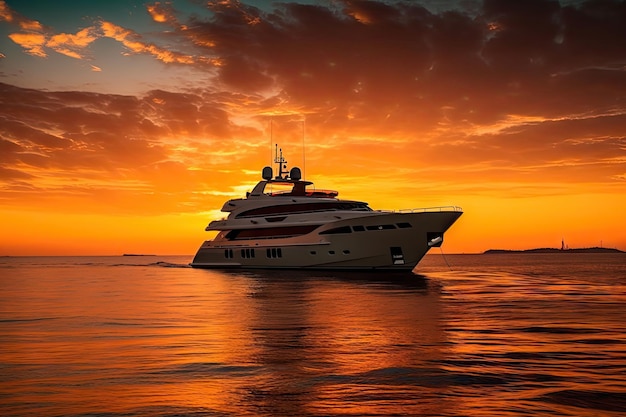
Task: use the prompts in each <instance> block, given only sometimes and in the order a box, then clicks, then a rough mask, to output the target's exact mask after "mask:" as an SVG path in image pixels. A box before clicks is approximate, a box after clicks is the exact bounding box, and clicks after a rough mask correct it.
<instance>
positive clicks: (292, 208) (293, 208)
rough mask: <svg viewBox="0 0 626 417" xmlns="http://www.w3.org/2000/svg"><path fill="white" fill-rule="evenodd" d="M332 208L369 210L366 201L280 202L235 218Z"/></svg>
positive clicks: (328, 209) (329, 209)
mask: <svg viewBox="0 0 626 417" xmlns="http://www.w3.org/2000/svg"><path fill="white" fill-rule="evenodd" d="M332 210H348V211H351V210H357V211H371V210H372V209H371V208H369V207H368V205H367V204H366V203H362V202H338V201H332V200H328V201H324V202H320V201H316V202H311V203H298V204H281V205H277V206H268V207H259V208H256V209H252V210H247V211H244V212H242V213H239V214H238V215H237V218H241V217H248V216H266V215H270V214H289V213H307V212H311V211H332Z"/></svg>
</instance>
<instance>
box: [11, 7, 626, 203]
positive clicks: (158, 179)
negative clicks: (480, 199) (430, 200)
mask: <svg viewBox="0 0 626 417" xmlns="http://www.w3.org/2000/svg"><path fill="white" fill-rule="evenodd" d="M273 7H274V8H273V9H263V10H262V9H260V8H256V7H253V6H251V5H247V4H245V3H241V2H221V1H220V2H217V1H216V2H209V3H207V14H206V15H205V16H201V15H199V14H196V15H193V16H184V15H183V14H182V13H180V12H178V11H176V10H174V6H173V5H172V4H170V3H154V4H152V5H148V6H147V9H146V12H147V13H148V14H149V16H150V17H151V18H152V20H153V21H154V22H156V23H159V24H163V25H164V26H167V29H166V30H165V31H164V32H163V33H161V34H159V35H154V36H152V37H150V39H151V40H150V41H148V35H147V34H142V33H139V32H137V31H134V30H131V29H129V28H125V27H122V26H120V25H119V24H117V23H115V22H113V21H99V22H97V23H96V24H94V25H93V26H90V27H88V28H85V29H81V30H80V31H77V32H76V33H75V34H73V35H69V34H51V33H48V32H46V34H40V38H36V37H29V36H30V35H36V33H32V34H28V33H22V34H21V35H20V36H23V38H19V37H18V40H19V41H20V42H22V43H21V44H22V45H23V46H24V47H25V48H26V49H27V51H28V52H29V53H32V54H40V56H45V53H46V49H45V48H50V49H53V50H56V51H57V52H60V53H64V54H65V55H67V56H73V57H75V58H80V59H85V58H86V57H89V56H90V54H89V53H88V49H89V47H90V46H91V45H93V43H94V42H96V40H97V39H100V38H103V37H105V38H109V39H113V40H115V41H117V42H119V43H120V44H121V45H123V46H124V47H125V48H126V50H127V52H128V57H129V63H130V62H132V61H130V59H132V57H133V56H134V55H136V54H143V55H148V56H152V57H154V58H155V59H156V60H158V61H159V62H160V63H163V64H165V65H179V66H180V65H182V66H186V67H189V68H196V69H198V70H200V71H203V74H204V75H205V77H206V80H207V82H206V84H205V87H202V88H201V87H197V88H194V89H187V90H185V91H183V90H181V91H166V90H165V89H154V90H152V91H149V92H147V93H146V94H145V95H142V96H136V97H135V96H120V95H110V94H93V93H81V92H50V91H48V92H45V91H37V90H29V89H20V88H17V87H11V86H8V85H3V86H2V92H3V95H2V96H3V97H4V99H3V102H2V103H1V104H2V106H3V107H2V111H1V113H0V116H1V117H2V118H3V119H2V124H1V126H2V128H1V129H0V133H1V134H2V136H1V137H2V139H3V141H4V142H2V143H3V144H4V145H3V146H4V148H3V149H6V152H3V156H2V158H3V159H1V161H2V164H1V165H0V167H2V168H3V169H4V171H3V172H4V174H3V175H6V176H7V177H9V176H12V177H16V178H17V177H19V179H20V181H21V184H29V185H30V186H31V187H33V189H41V188H45V189H48V190H55V192H59V193H60V192H62V191H63V190H66V191H67V192H68V193H75V194H73V195H83V196H85V195H91V196H95V195H99V194H98V193H99V191H98V190H104V191H102V193H103V194H106V195H109V193H110V190H112V189H114V188H115V187H116V184H118V183H119V184H122V185H125V186H124V187H122V189H123V191H120V192H122V193H124V195H125V196H127V195H132V193H136V194H137V195H141V196H142V197H145V198H146V201H152V202H154V201H155V199H154V198H153V197H150V196H151V195H154V194H158V193H159V192H160V191H163V190H165V191H166V192H167V193H172V194H175V195H176V200H177V201H179V202H180V205H177V204H176V203H167V204H165V202H164V201H161V204H162V209H163V210H165V208H166V207H167V208H171V206H170V205H172V204H173V205H175V206H176V207H178V209H180V210H192V209H198V208H199V205H200V197H198V196H199V195H205V194H198V192H199V191H202V190H206V189H211V190H213V191H214V192H215V193H214V194H219V193H228V192H230V191H229V190H230V189H229V188H228V187H230V186H232V185H233V184H232V180H230V178H229V177H228V175H229V172H231V171H232V170H233V169H235V170H239V168H240V167H246V168H249V169H252V168H254V167H257V166H260V165H262V164H263V165H264V164H266V163H267V159H268V158H266V157H265V156H266V155H267V154H268V153H269V152H268V151H267V149H266V148H267V142H268V140H269V121H270V119H271V120H272V121H273V124H272V126H273V135H274V137H273V139H274V141H276V142H280V143H285V144H290V145H292V147H293V144H297V147H298V148H300V144H301V143H302V137H303V130H304V129H303V127H304V125H303V123H305V127H306V129H305V135H306V140H307V149H308V150H307V161H308V162H307V165H308V166H310V167H316V168H314V169H315V170H317V172H318V173H322V174H324V175H328V177H326V178H325V179H328V180H330V181H336V180H337V179H338V178H343V179H346V178H354V176H355V174H354V172H355V170H357V171H359V173H360V174H359V175H361V174H362V175H367V176H368V177H370V179H371V181H379V182H380V183H381V184H380V185H381V187H383V186H385V187H388V188H389V191H388V192H390V193H391V192H393V191H394V190H395V189H396V188H397V187H401V186H402V187H409V188H410V187H420V185H419V184H424V183H432V184H435V185H436V186H433V187H430V188H429V187H426V186H424V185H421V187H424V188H428V192H432V193H436V192H440V193H450V192H458V193H462V192H467V190H468V189H469V188H472V187H473V189H474V190H478V191H476V192H480V193H486V194H489V193H492V194H493V195H498V194H500V193H502V192H503V190H504V191H506V190H507V189H509V190H510V188H511V184H517V186H519V187H520V188H524V190H525V191H524V193H525V195H530V194H532V190H533V189H534V190H536V192H537V193H539V194H542V193H546V192H548V191H546V187H544V186H543V184H544V183H549V184H561V186H562V187H563V189H567V192H571V189H572V188H575V187H578V186H584V187H588V188H590V189H596V190H601V189H609V188H610V187H614V186H616V184H617V185H618V186H623V177H624V172H626V161H625V158H624V154H625V153H626V143H625V142H624V134H623V126H624V123H626V119H625V117H626V98H625V97H624V94H623V91H625V88H626V62H625V61H624V59H625V58H624V55H623V51H624V50H626V33H625V32H624V31H625V30H626V29H624V28H626V24H625V23H626V22H624V20H625V19H626V11H625V10H626V5H624V3H623V2H617V1H610V0H607V1H604V2H577V3H575V5H562V4H559V3H558V2H554V1H548V0H531V1H528V2H524V5H523V7H522V6H518V5H516V4H513V3H512V2H498V1H485V2H483V3H481V4H480V7H474V8H472V9H471V10H469V9H467V10H465V9H456V10H451V11H447V12H442V13H434V12H432V11H430V10H428V9H427V8H425V7H423V6H421V5H419V4H417V3H415V2H380V1H358V0H357V1H355V0H350V1H343V2H329V3H325V4H324V3H315V4H297V3H277V4H276V5H275V6H273ZM0 10H2V9H0ZM2 13H3V15H4V16H11V17H4V19H5V20H7V19H15V18H14V17H12V16H13V15H11V14H10V13H7V11H6V8H5V9H4V11H2ZM41 36H43V39H42V38H41ZM16 42H17V41H16ZM96 68H98V67H95V66H91V69H92V70H96ZM103 75H104V74H103ZM292 153H293V152H292ZM290 158H291V159H292V160H293V159H294V157H290ZM296 159H297V157H296ZM233 167H236V168H233ZM399 173H400V174H399ZM245 175H246V178H248V174H245ZM399 175H401V176H402V178H404V179H406V178H412V179H415V184H408V185H407V184H398V181H397V179H398V176H399ZM222 180H223V182H222ZM72 181H77V182H80V183H85V184H90V185H89V186H81V187H77V186H76V184H75V183H72ZM225 184H228V187H227V186H226V185H225ZM385 184H386V185H385ZM476 184H484V186H483V187H477V186H476ZM38 187H39V188H38ZM394 187H396V188H394ZM548 188H549V192H558V190H556V188H555V187H553V186H552V185H550V186H549V187H548ZM557 188H558V187H557ZM437 190H440V191H437ZM511 192H512V193H514V190H512V191H511ZM562 192H566V191H562ZM125 193H128V194H125ZM151 193H152V194H151ZM11 195H12V196H16V195H18V194H17V191H14V190H13V191H11ZM116 201H118V203H117V204H120V205H123V204H125V203H123V202H122V200H121V199H118V200H116ZM172 201H174V199H173V198H172ZM216 201H217V200H216ZM127 204H130V203H127ZM168 204H170V205H168ZM216 204H218V205H219V204H220V202H217V203H216ZM181 207H184V208H181ZM127 209H128V207H127ZM160 209H161V208H158V207H152V208H151V210H160ZM146 210H147V208H146Z"/></svg>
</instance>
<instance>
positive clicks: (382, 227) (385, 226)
mask: <svg viewBox="0 0 626 417" xmlns="http://www.w3.org/2000/svg"><path fill="white" fill-rule="evenodd" d="M366 228H367V230H390V229H395V228H396V226H394V225H393V224H380V225H376V226H367V227H366Z"/></svg>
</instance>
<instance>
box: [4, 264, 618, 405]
mask: <svg viewBox="0 0 626 417" xmlns="http://www.w3.org/2000/svg"><path fill="white" fill-rule="evenodd" d="M190 261H191V256H176V257H170V256H132V257H131V256H125V257H121V256H120V257H4V258H0V285H1V287H0V288H1V291H0V415H2V416H4V417H9V416H67V417H76V416H102V417H105V416H106V417H118V416H119V417H121V416H157V417H159V416H194V417H199V416H390V415H394V416H398V415H400V416H404V415H410V416H618V415H619V416H623V415H624V413H626V254H568V253H562V254H494V255H485V254H472V255H446V256H442V255H441V254H439V255H428V256H427V257H426V258H425V259H424V260H423V261H422V262H421V263H420V264H419V265H418V266H417V268H416V269H415V270H414V271H413V273H411V274H406V273H404V274H390V273H354V272H353V273H348V272H345V273H340V272H314V271H251V270H233V271H216V270H201V269H193V268H189V267H188V266H187V264H188V263H189V262H190Z"/></svg>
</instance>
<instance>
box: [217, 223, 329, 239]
mask: <svg viewBox="0 0 626 417" xmlns="http://www.w3.org/2000/svg"><path fill="white" fill-rule="evenodd" d="M317 227H318V226H315V225H313V226H286V227H268V228H263V229H244V230H231V231H230V232H228V234H227V235H226V238H227V239H228V240H244V239H271V238H277V237H288V236H300V235H305V234H307V233H310V232H312V231H313V230H315V229H317Z"/></svg>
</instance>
